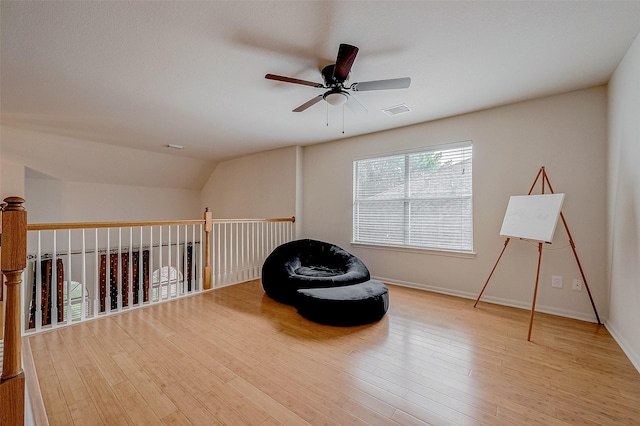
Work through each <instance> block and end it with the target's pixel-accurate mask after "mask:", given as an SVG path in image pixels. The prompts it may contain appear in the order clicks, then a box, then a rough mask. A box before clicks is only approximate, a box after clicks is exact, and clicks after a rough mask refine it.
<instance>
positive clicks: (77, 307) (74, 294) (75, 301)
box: [62, 281, 90, 321]
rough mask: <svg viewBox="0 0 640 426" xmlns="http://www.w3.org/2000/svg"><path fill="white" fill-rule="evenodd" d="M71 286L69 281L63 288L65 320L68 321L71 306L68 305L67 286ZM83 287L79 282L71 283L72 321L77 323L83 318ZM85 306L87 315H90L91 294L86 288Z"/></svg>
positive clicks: (65, 282)
mask: <svg viewBox="0 0 640 426" xmlns="http://www.w3.org/2000/svg"><path fill="white" fill-rule="evenodd" d="M68 285H69V281H64V283H63V287H62V294H63V295H64V297H63V306H64V308H63V309H64V318H65V320H68V318H69V306H68V304H67V294H69V293H68V292H67V286H68ZM82 287H83V285H82V284H81V283H79V282H77V281H71V292H70V293H71V295H70V296H71V320H72V321H76V320H79V319H80V318H81V315H82ZM84 306H85V315H87V316H88V315H89V312H90V310H89V292H88V291H87V287H86V286H84Z"/></svg>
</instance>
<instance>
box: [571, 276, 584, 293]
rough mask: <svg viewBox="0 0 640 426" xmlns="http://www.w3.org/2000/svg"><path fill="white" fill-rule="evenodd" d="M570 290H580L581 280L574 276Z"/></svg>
mask: <svg viewBox="0 0 640 426" xmlns="http://www.w3.org/2000/svg"><path fill="white" fill-rule="evenodd" d="M571 290H575V291H582V280H579V279H577V278H574V279H573V285H572V286H571Z"/></svg>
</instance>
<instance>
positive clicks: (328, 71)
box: [322, 64, 344, 87]
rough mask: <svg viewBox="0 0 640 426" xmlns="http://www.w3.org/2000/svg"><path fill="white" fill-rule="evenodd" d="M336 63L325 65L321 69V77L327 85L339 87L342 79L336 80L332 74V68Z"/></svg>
mask: <svg viewBox="0 0 640 426" xmlns="http://www.w3.org/2000/svg"><path fill="white" fill-rule="evenodd" d="M335 67H336V65H335V64H331V65H327V66H326V67H324V68H323V69H322V78H323V79H324V85H325V86H327V87H341V86H342V83H344V81H339V80H337V79H336V78H335V77H334V75H333V70H334V69H335Z"/></svg>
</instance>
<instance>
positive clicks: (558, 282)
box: [551, 275, 562, 288]
mask: <svg viewBox="0 0 640 426" xmlns="http://www.w3.org/2000/svg"><path fill="white" fill-rule="evenodd" d="M551 287H554V288H562V277H561V276H559V275H553V276H552V277H551Z"/></svg>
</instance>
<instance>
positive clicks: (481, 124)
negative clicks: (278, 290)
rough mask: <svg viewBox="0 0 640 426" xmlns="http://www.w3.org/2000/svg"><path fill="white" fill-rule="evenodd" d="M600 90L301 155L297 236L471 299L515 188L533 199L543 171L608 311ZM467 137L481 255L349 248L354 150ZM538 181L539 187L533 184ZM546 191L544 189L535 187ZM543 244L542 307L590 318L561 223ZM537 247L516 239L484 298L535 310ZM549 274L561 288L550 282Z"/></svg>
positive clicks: (409, 281) (498, 241)
mask: <svg viewBox="0 0 640 426" xmlns="http://www.w3.org/2000/svg"><path fill="white" fill-rule="evenodd" d="M606 96H607V95H606V88H605V87H596V88H592V89H588V90H582V91H577V92H572V93H568V94H563V95H559V96H553V97H548V98H543V99H538V100H533V101H528V102H523V103H518V104H514V105H509V106H504V107H500V108H494V109H490V110H485V111H480V112H476V113H472V114H467V115H463V116H458V117H453V118H449V119H444V120H439V121H435V122H430V123H423V124H419V125H415V126H411V127H405V128H401V129H396V130H392V131H387V132H381V133H377V134H372V135H366V136H361V137H354V138H351V139H347V140H341V141H337V142H332V143H326V144H322V145H315V146H309V147H306V148H305V150H304V166H303V171H304V173H303V174H304V176H303V180H304V191H303V194H304V200H303V210H304V214H305V215H304V223H303V232H302V235H303V236H305V237H310V238H317V239H321V240H325V241H331V242H333V243H336V244H338V245H340V246H342V247H343V248H345V249H347V250H349V251H351V252H353V253H355V254H356V255H357V256H358V257H360V258H361V259H362V260H363V261H364V262H365V263H366V264H367V265H368V267H369V269H370V270H371V273H372V275H373V276H375V277H378V278H381V279H383V280H386V281H389V282H396V283H402V284H406V285H411V286H416V287H420V288H426V289H432V290H436V291H442V292H447V293H452V294H457V295H460V296H465V297H472V298H475V297H476V296H477V295H478V293H479V291H480V289H481V287H482V285H483V284H484V281H485V280H486V278H487V276H488V274H489V272H490V271H491V268H492V267H493V265H494V263H495V261H496V259H497V257H498V254H499V253H500V250H501V249H502V247H503V242H504V238H501V237H500V236H499V231H500V226H501V224H502V219H503V217H504V213H505V209H506V206H507V203H508V200H509V196H511V195H519V194H526V193H527V192H528V190H529V188H530V186H531V184H532V183H533V180H534V178H535V176H536V174H537V172H538V170H539V168H540V167H541V166H543V165H544V166H546V170H547V172H548V174H549V178H550V180H551V183H552V185H553V187H554V190H555V191H556V192H564V193H566V198H565V203H564V208H563V212H564V214H565V217H566V218H567V221H568V224H569V229H570V231H571V233H572V235H573V237H574V240H575V242H576V245H577V250H578V254H579V256H580V260H581V262H582V265H583V267H584V269H585V273H586V276H587V281H588V283H589V285H590V288H591V291H592V293H593V295H594V298H595V302H596V306H597V308H598V311H599V312H598V313H599V314H600V316H601V318H604V317H606V315H607V305H608V301H607V284H606V273H605V263H606V262H605V259H606V257H605V256H606V196H605V191H606V171H605V169H606V137H607V134H606V128H607V127H606V118H607V97H606ZM463 140H472V141H473V144H474V145H473V146H474V159H473V173H474V175H473V190H474V202H473V208H474V248H475V251H476V256H474V257H466V258H465V257H455V256H442V255H434V254H431V253H426V252H410V251H393V250H380V249H371V248H362V247H356V246H352V245H351V244H350V241H351V232H352V161H353V159H354V158H356V157H361V156H368V155H374V154H386V153H390V152H394V151H398V150H405V149H413V148H417V147H426V146H432V145H440V144H444V143H448V142H458V141H463ZM538 188H539V187H538ZM538 192H539V190H538ZM547 248H552V249H557V250H545V251H544V254H543V261H542V269H541V287H540V291H539V296H538V307H539V309H540V310H543V311H547V312H553V313H557V314H561V315H566V316H571V317H576V318H582V319H586V320H590V321H595V315H594V314H593V310H592V308H591V304H590V303H589V299H588V296H587V293H586V292H585V291H582V292H575V291H572V290H571V280H572V279H573V278H579V277H580V275H579V270H578V267H577V264H576V261H575V258H574V257H573V253H572V252H571V249H570V247H569V245H568V238H567V234H566V232H565V231H564V228H563V227H562V226H559V227H558V231H557V232H556V237H555V239H554V243H553V244H552V245H551V246H550V247H547ZM536 264H537V247H536V246H535V245H533V244H530V243H527V242H522V241H519V240H515V241H512V242H511V243H510V245H509V247H508V249H507V251H506V252H505V255H504V256H503V258H502V260H501V261H500V264H499V266H498V268H497V270H496V273H495V274H494V276H493V277H492V280H491V282H490V283H489V286H488V288H487V291H486V293H485V295H486V298H487V299H488V300H496V301H500V302H501V303H505V304H512V305H516V306H523V307H527V308H528V307H530V304H531V298H532V293H533V287H534V283H535V276H536ZM551 275H561V276H563V277H564V288H563V289H553V288H551Z"/></svg>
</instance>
